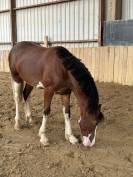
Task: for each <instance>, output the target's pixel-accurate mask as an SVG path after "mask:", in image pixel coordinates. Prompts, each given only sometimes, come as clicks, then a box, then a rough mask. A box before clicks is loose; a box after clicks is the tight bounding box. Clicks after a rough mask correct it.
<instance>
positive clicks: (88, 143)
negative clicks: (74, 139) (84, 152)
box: [83, 126, 97, 147]
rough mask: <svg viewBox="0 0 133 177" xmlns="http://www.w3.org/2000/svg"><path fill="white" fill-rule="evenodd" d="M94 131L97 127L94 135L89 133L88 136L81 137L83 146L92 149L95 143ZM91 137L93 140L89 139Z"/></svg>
mask: <svg viewBox="0 0 133 177" xmlns="http://www.w3.org/2000/svg"><path fill="white" fill-rule="evenodd" d="M96 130H97V126H96V128H95V131H94V133H92V134H91V133H90V134H88V136H83V145H84V146H89V147H92V146H93V145H94V144H95V141H96ZM91 136H93V138H92V137H91Z"/></svg>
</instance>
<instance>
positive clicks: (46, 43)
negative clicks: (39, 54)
mask: <svg viewBox="0 0 133 177" xmlns="http://www.w3.org/2000/svg"><path fill="white" fill-rule="evenodd" d="M44 47H47V48H48V36H45V37H44Z"/></svg>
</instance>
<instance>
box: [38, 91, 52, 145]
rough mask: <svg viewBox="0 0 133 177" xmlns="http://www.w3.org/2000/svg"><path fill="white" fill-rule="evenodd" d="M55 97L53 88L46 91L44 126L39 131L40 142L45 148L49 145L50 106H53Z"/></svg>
mask: <svg viewBox="0 0 133 177" xmlns="http://www.w3.org/2000/svg"><path fill="white" fill-rule="evenodd" d="M53 95H54V92H53V90H52V89H51V88H45V89H44V113H43V120H42V125H41V127H40V129H39V136H40V142H41V143H42V144H43V145H44V146H47V145H49V140H48V138H47V136H46V125H47V121H48V116H49V114H50V105H51V101H52V97H53Z"/></svg>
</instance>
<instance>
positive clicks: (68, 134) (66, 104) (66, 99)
mask: <svg viewBox="0 0 133 177" xmlns="http://www.w3.org/2000/svg"><path fill="white" fill-rule="evenodd" d="M62 104H63V115H64V119H65V138H66V139H67V140H69V142H70V143H72V144H76V143H78V139H77V138H76V137H75V136H74V135H73V133H72V128H71V121H70V94H66V95H62Z"/></svg>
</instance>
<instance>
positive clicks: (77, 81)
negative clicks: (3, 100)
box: [9, 41, 103, 147]
mask: <svg viewBox="0 0 133 177" xmlns="http://www.w3.org/2000/svg"><path fill="white" fill-rule="evenodd" d="M9 67H10V71H11V78H12V88H13V93H14V100H15V105H16V116H15V126H14V128H15V129H16V130H19V129H20V128H21V124H20V106H19V104H20V101H21V100H22V98H24V102H25V115H26V120H27V121H28V122H29V123H32V121H33V119H32V117H31V111H30V107H29V103H28V100H29V95H30V93H31V91H32V89H33V87H35V86H37V85H38V83H41V84H42V85H43V86H44V112H43V119H42V124H41V127H40V129H39V136H40V142H41V143H42V144H43V145H44V146H46V145H48V144H49V140H48V138H47V136H46V124H47V120H48V116H49V114H50V105H51V101H52V97H53V95H54V94H60V95H61V98H62V104H63V114H64V119H65V138H66V139H67V140H69V142H70V143H72V144H76V143H77V142H78V139H77V138H76V137H75V136H74V135H73V132H72V128H71V122H70V95H71V92H72V91H73V92H74V94H75V96H76V98H77V100H78V103H79V108H80V119H79V121H78V122H79V126H80V130H81V134H82V136H83V138H82V140H83V145H84V146H90V147H91V146H93V145H94V144H95V137H96V128H97V125H98V123H99V122H100V121H101V120H102V118H103V114H102V112H101V106H100V104H99V96H98V91H97V88H96V85H95V82H94V80H93V78H92V76H91V74H90V72H89V71H88V69H87V68H86V67H85V65H84V64H83V63H81V61H80V60H79V59H77V58H76V57H75V56H73V55H72V54H71V53H70V52H69V51H68V50H67V49H65V48H64V47H60V46H58V47H51V48H44V47H42V46H41V45H39V44H37V43H34V42H26V41H23V42H19V43H17V44H16V45H15V46H14V47H13V48H12V49H11V51H10V53H9ZM24 83H25V85H24Z"/></svg>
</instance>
